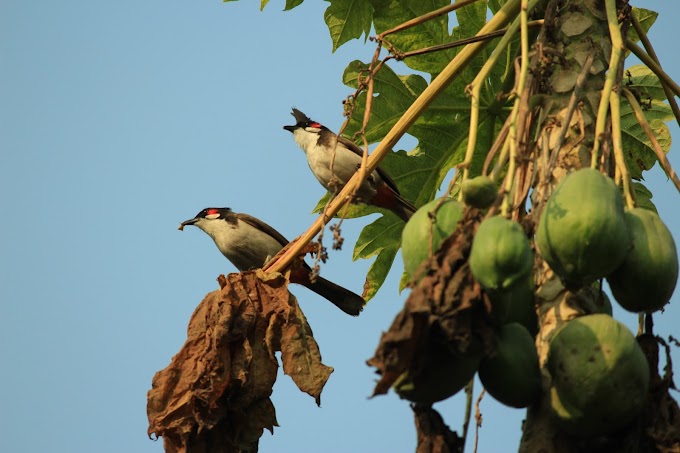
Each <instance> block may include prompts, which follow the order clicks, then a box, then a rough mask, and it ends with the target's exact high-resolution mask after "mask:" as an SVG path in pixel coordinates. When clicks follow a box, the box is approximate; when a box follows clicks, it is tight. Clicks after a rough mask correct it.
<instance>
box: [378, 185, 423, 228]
mask: <svg viewBox="0 0 680 453" xmlns="http://www.w3.org/2000/svg"><path fill="white" fill-rule="evenodd" d="M371 204H373V205H375V206H378V207H381V208H385V209H389V210H390V211H392V212H394V213H395V214H396V215H398V216H399V217H400V218H401V219H402V220H403V221H404V222H408V220H409V219H410V218H411V217H412V216H413V214H414V213H415V212H416V207H415V206H413V203H411V202H410V201H408V200H407V199H406V198H404V197H402V196H401V194H400V193H399V192H397V191H395V190H394V189H393V188H392V187H390V186H388V185H387V184H381V185H379V186H378V188H377V191H376V194H375V197H373V199H372V200H371Z"/></svg>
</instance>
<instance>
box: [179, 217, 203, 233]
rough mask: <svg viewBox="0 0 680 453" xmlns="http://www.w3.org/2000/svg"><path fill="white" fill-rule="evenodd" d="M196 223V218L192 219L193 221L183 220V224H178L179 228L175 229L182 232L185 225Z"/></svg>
mask: <svg viewBox="0 0 680 453" xmlns="http://www.w3.org/2000/svg"><path fill="white" fill-rule="evenodd" d="M196 222H198V217H194V218H193V219H189V220H185V221H184V222H182V223H180V224H179V228H177V229H178V230H179V231H182V230H184V227H185V226H187V225H193V224H194V223H196Z"/></svg>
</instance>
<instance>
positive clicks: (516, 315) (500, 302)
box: [486, 272, 538, 335]
mask: <svg viewBox="0 0 680 453" xmlns="http://www.w3.org/2000/svg"><path fill="white" fill-rule="evenodd" d="M534 289H535V288H534V275H533V273H532V272H529V273H528V274H527V276H526V277H525V278H520V279H519V281H517V282H516V283H515V284H514V285H512V286H510V287H509V288H506V289H504V290H486V293H487V295H488V296H489V300H490V301H491V306H492V310H491V315H492V316H493V318H494V319H495V321H496V322H498V323H499V324H501V325H503V324H509V323H512V322H518V323H520V324H522V325H523V326H524V327H525V328H526V329H527V330H528V331H529V333H530V334H531V335H536V333H538V316H537V315H536V306H535V303H534Z"/></svg>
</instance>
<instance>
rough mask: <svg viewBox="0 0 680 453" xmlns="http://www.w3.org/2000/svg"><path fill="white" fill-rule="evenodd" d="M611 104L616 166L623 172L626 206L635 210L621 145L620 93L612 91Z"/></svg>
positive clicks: (628, 173)
mask: <svg viewBox="0 0 680 453" xmlns="http://www.w3.org/2000/svg"><path fill="white" fill-rule="evenodd" d="M609 102H610V104H611V112H612V116H611V118H612V144H613V145H614V157H615V158H616V165H617V166H618V167H619V169H620V171H621V179H622V180H623V196H624V197H625V198H626V206H628V207H629V208H634V207H635V199H634V198H633V192H632V184H631V182H632V181H631V179H630V172H629V171H628V165H627V164H626V158H625V157H624V155H623V145H622V143H621V107H620V98H619V93H618V92H617V91H612V93H611V94H610V95H609Z"/></svg>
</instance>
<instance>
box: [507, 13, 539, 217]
mask: <svg viewBox="0 0 680 453" xmlns="http://www.w3.org/2000/svg"><path fill="white" fill-rule="evenodd" d="M532 4H535V2H532ZM528 7H529V5H528V3H527V0H522V4H521V7H520V13H519V17H520V47H521V49H522V53H521V56H520V58H521V65H520V71H519V80H518V82H517V89H516V90H515V91H516V94H517V97H516V98H515V105H514V108H513V110H512V112H511V113H510V116H511V117H512V121H511V122H510V129H509V131H508V141H509V142H510V161H509V163H508V174H507V177H506V179H505V196H504V197H503V204H502V205H501V215H502V216H503V217H507V216H508V209H509V207H510V205H511V202H510V192H511V191H512V186H513V183H514V177H515V166H516V164H517V141H518V138H517V118H518V117H519V111H520V108H526V107H525V106H524V105H523V103H522V102H521V101H522V94H523V93H524V90H525V88H526V86H525V85H526V81H527V75H528V73H529V34H528V28H527V17H528V11H527V10H528Z"/></svg>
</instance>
